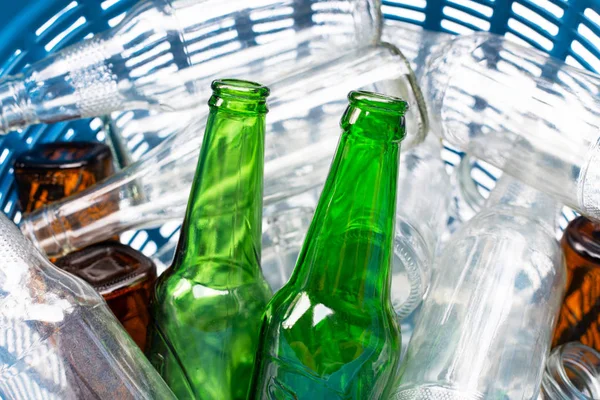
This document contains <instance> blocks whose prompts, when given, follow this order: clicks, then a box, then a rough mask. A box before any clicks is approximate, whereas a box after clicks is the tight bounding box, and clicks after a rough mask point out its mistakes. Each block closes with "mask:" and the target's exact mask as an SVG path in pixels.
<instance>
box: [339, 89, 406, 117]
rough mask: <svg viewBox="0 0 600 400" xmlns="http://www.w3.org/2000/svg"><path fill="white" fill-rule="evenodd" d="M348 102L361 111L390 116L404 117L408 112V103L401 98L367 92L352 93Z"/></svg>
mask: <svg viewBox="0 0 600 400" xmlns="http://www.w3.org/2000/svg"><path fill="white" fill-rule="evenodd" d="M348 100H349V101H350V104H352V105H353V106H355V107H358V108H360V109H363V110H368V111H373V112H379V113H385V114H390V115H404V114H405V113H406V111H407V110H408V103H407V102H406V101H404V100H402V99H401V98H399V97H394V96H388V95H385V94H381V93H375V92H368V91H365V90H357V91H352V92H350V94H348Z"/></svg>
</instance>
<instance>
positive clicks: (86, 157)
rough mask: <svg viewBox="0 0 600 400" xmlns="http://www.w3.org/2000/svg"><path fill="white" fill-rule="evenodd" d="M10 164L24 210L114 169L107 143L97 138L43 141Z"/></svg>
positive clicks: (60, 196) (77, 189) (58, 197)
mask: <svg viewBox="0 0 600 400" xmlns="http://www.w3.org/2000/svg"><path fill="white" fill-rule="evenodd" d="M14 167H15V181H16V183H17V191H18V195H19V202H20V204H21V210H22V211H23V212H24V213H29V212H31V211H34V210H36V209H38V208H40V207H42V206H44V205H46V204H49V203H52V202H55V201H58V200H61V199H63V198H64V197H67V196H70V195H72V194H75V193H77V192H80V191H82V190H84V189H86V188H87V187H89V186H91V185H93V184H94V183H96V182H98V181H100V180H102V179H104V178H106V177H108V176H110V175H112V174H113V173H114V167H113V161H112V155H111V152H110V149H109V147H108V146H106V145H105V144H102V143H98V142H54V143H44V144H41V145H38V146H36V147H35V148H33V149H32V150H30V151H27V152H25V153H23V154H21V155H20V156H19V157H17V159H16V161H15V164H14Z"/></svg>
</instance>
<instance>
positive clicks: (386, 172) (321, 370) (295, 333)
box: [249, 92, 407, 400]
mask: <svg viewBox="0 0 600 400" xmlns="http://www.w3.org/2000/svg"><path fill="white" fill-rule="evenodd" d="M348 98H349V100H350V105H349V106H348V108H347V109H346V112H345V114H344V116H343V118H342V120H341V126H342V129H343V133H342V136H341V138H340V143H339V145H338V149H337V152H336V154H335V157H334V160H333V163H332V165H331V170H330V171H329V176H328V178H327V181H326V183H325V187H324V189H323V193H322V194H321V198H320V200H319V204H318V206H317V210H316V212H315V215H314V217H313V220H312V223H311V226H310V229H309V231H308V234H307V236H306V239H305V241H304V245H303V248H302V251H301V253H300V256H299V258H298V262H297V264H296V268H295V269H294V272H293V274H292V277H291V279H290V281H289V282H288V283H287V284H286V285H285V286H284V287H283V288H282V289H281V290H280V291H279V292H277V293H276V294H275V296H274V297H273V299H272V300H271V302H270V303H269V305H268V306H267V309H266V311H265V315H264V316H263V322H262V327H261V335H260V344H259V348H258V351H257V355H256V365H255V369H254V374H253V381H252V388H251V391H250V395H249V398H250V399H273V400H274V399H277V400H281V399H298V400H335V399H340V400H341V399H344V400H348V399H356V400H368V399H374V400H378V399H385V398H387V397H386V396H387V395H388V393H389V391H390V389H391V386H392V384H393V381H394V379H395V375H396V371H397V365H398V361H399V356H400V329H399V327H398V325H397V323H396V318H395V314H394V311H393V309H392V304H391V300H390V260H391V254H392V238H393V235H394V220H395V218H394V213H395V206H396V181H397V175H398V162H399V154H400V141H401V140H402V139H403V137H404V135H405V128H404V114H405V111H406V109H407V103H406V102H404V101H402V100H400V99H397V98H392V97H387V96H382V95H378V94H375V93H369V92H351V93H350V95H349V96H348Z"/></svg>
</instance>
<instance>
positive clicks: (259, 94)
mask: <svg viewBox="0 0 600 400" xmlns="http://www.w3.org/2000/svg"><path fill="white" fill-rule="evenodd" d="M212 90H213V91H214V92H215V94H216V95H217V96H219V97H224V96H228V97H237V98H239V99H247V100H260V99H265V98H266V97H268V96H269V93H270V90H269V88H268V87H266V86H264V85H261V84H260V83H256V82H252V81H245V80H241V79H217V80H215V81H213V83H212Z"/></svg>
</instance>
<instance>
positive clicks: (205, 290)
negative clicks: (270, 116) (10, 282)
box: [148, 80, 271, 400]
mask: <svg viewBox="0 0 600 400" xmlns="http://www.w3.org/2000/svg"><path fill="white" fill-rule="evenodd" d="M212 89H213V95H212V97H211V98H210V100H209V103H208V104H209V106H210V115H209V117H208V122H207V125H206V132H205V135H204V141H203V144H202V149H201V151H200V158H199V160H198V168H197V170H196V176H195V179H194V184H193V186H192V190H191V193H190V199H189V202H188V208H187V212H186V216H185V220H184V224H183V227H182V230H181V237H180V239H179V244H178V247H177V252H176V254H175V259H174V261H173V265H172V266H171V268H169V269H168V270H167V271H166V272H165V273H164V274H163V275H162V276H161V277H160V278H159V280H158V283H157V286H156V294H155V298H154V299H153V306H152V316H153V319H154V325H153V327H152V329H151V333H150V344H149V351H148V356H149V358H150V360H151V362H152V363H153V365H154V366H155V367H156V368H157V370H158V371H159V372H160V374H161V375H162V377H163V378H164V379H165V381H166V382H167V384H168V385H169V386H170V387H171V389H172V390H173V392H174V393H175V394H176V395H177V397H178V398H180V399H194V398H195V399H202V400H207V399H210V400H213V399H214V400H229V399H245V398H246V395H247V393H248V387H249V384H250V378H251V374H252V366H253V363H254V356H255V353H256V347H257V345H258V334H259V329H260V322H261V316H262V313H263V311H264V309H265V306H266V304H267V302H268V301H269V298H270V297H271V293H270V291H269V288H268V285H267V283H266V282H265V280H264V278H263V276H262V273H261V270H260V252H261V230H262V188H263V164H264V136H265V135H264V134H265V115H266V113H267V105H266V98H267V96H268V94H269V90H268V89H267V88H266V87H264V86H261V85H259V84H256V83H252V82H246V81H238V80H220V81H215V82H213V85H212Z"/></svg>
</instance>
